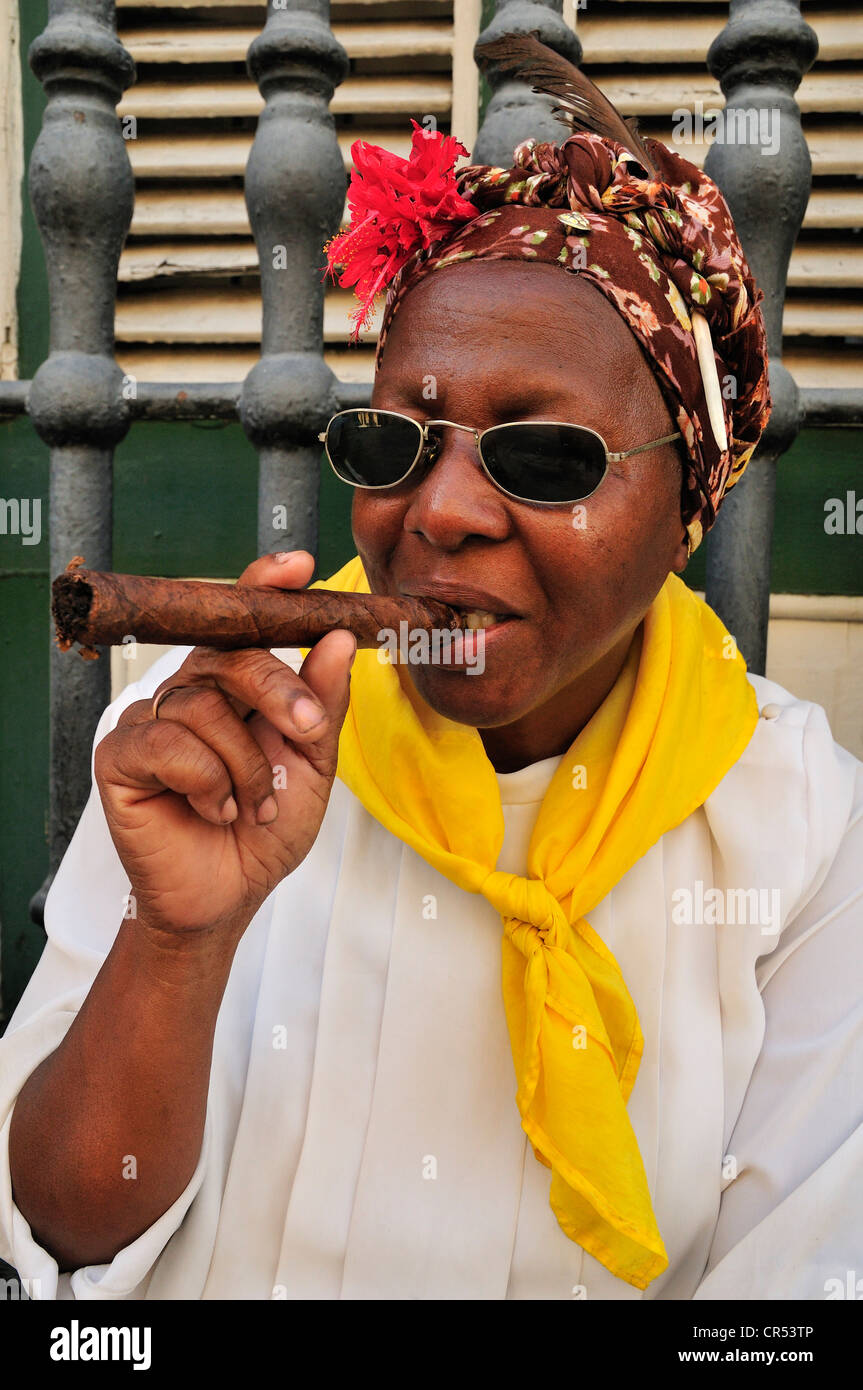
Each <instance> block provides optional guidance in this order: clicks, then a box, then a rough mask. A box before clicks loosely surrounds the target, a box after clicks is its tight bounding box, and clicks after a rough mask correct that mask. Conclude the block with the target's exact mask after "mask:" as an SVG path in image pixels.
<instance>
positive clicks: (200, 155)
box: [127, 121, 863, 227]
mask: <svg viewBox="0 0 863 1390" xmlns="http://www.w3.org/2000/svg"><path fill="white" fill-rule="evenodd" d="M406 124H407V123H406ZM803 129H804V132H805V134H806V137H807V141H808V143H809V151H810V154H811V156H812V170H813V173H814V174H815V176H816V178H818V177H828V176H830V175H831V174H839V173H843V174H844V173H848V174H857V173H863V134H861V131H860V128H859V126H855V125H854V124H853V123H852V122H850V121H848V122H840V123H837V124H835V125H830V126H825V127H822V126H820V125H819V126H813V125H812V124H811V123H810V124H809V126H808V127H807V123H806V122H805V121H804V123H803ZM647 133H648V134H655V135H656V137H657V139H662V140H664V141H665V143H666V144H668V145H669V146H671V148H673V149H679V151H680V153H681V154H683V155H685V157H686V158H687V159H689V160H691V162H692V163H693V164H696V165H697V166H698V167H699V168H701V167H702V165H703V164H704V159H705V155H706V154H707V149H708V146H707V145H705V144H703V143H698V144H692V145H680V146H676V145H674V143H673V141H672V136H671V128H670V127H668V128H667V129H666V130H664V131H661V130H655V131H649V130H648V131H647ZM357 139H363V140H368V141H369V143H370V144H373V145H384V146H385V147H386V148H387V149H388V150H392V151H393V152H394V153H396V154H400V155H401V156H402V157H403V158H405V157H406V156H407V154H408V152H409V150H410V144H411V141H410V130H409V128H408V131H407V133H406V132H405V130H404V128H402V127H400V126H392V127H383V128H376V127H372V126H369V127H366V128H362V127H361V128H360V129H351V130H341V131H339V132H338V141H339V146H340V148H341V151H342V154H343V156H344V160H345V165H346V166H349V165H350V150H351V145H352V144H353V142H354V140H357ZM251 146H252V136H251V133H249V134H244V133H238V134H233V133H232V132H230V131H213V132H212V134H210V133H207V134H206V135H184V134H183V133H182V131H180V132H179V133H177V134H174V133H173V132H172V133H170V134H165V133H158V134H150V133H148V132H147V130H146V129H145V130H143V131H139V134H138V138H137V139H136V140H129V141H128V142H127V147H128V151H129V157H130V159H131V161H132V168H133V169H134V171H135V176H136V178H138V179H153V178H159V179H169V178H178V179H196V178H237V177H239V176H241V175H242V173H243V170H244V169H245V167H246V160H247V159H248V156H249V150H250V149H251ZM817 192H818V190H816V191H815V193H813V198H815V197H816V194H817ZM845 192H846V193H847V199H845V196H844V194H843V205H844V203H845V202H846V201H847V203H848V206H850V200H851V199H852V198H858V199H859V197H860V194H858V193H856V192H855V191H854V190H846V191H845ZM837 197H838V195H837ZM837 208H838V203H837ZM861 222H863V217H861V216H860V214H859V213H855V214H854V217H853V218H852V219H850V220H849V221H844V220H842V217H841V216H840V217H839V219H838V220H832V221H823V222H821V223H813V224H812V225H821V226H825V227H826V226H839V227H844V226H853V225H857V224H859V223H861Z"/></svg>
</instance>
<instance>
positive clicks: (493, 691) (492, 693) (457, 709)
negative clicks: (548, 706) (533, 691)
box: [408, 666, 542, 729]
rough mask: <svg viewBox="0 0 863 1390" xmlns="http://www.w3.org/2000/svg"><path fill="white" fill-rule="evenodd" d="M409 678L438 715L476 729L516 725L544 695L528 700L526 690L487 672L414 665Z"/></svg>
mask: <svg viewBox="0 0 863 1390" xmlns="http://www.w3.org/2000/svg"><path fill="white" fill-rule="evenodd" d="M408 679H409V680H411V681H412V682H413V684H414V686H415V688H416V690H417V691H418V693H419V694H420V696H421V697H422V699H423V700H425V702H426V704H427V705H431V707H432V709H433V710H434V711H435V712H436V713H437V714H442V715H443V716H444V718H445V719H452V720H454V721H455V723H457V724H468V725H471V726H472V727H473V728H475V729H495V728H501V727H502V726H503V725H505V724H512V723H514V722H515V720H516V719H519V718H521V717H522V716H523V715H525V714H527V713H528V712H529V711H530V710H531V709H533V708H534V707H535V706H536V704H537V703H538V702H539V699H541V698H542V697H539V699H537V700H531V699H525V695H524V691H523V690H522V691H520V692H518V693H517V692H515V691H513V690H512V689H507V688H506V682H505V681H501V679H500V678H497V679H495V677H494V676H492V675H491V674H490V673H487V672H483V673H482V675H480V674H477V675H470V674H468V673H467V672H466V671H462V670H452V669H449V670H448V669H446V668H442V667H435V666H425V667H424V666H414V667H411V668H410V669H409V673H408Z"/></svg>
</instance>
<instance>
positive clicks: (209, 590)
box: [51, 555, 462, 660]
mask: <svg viewBox="0 0 863 1390" xmlns="http://www.w3.org/2000/svg"><path fill="white" fill-rule="evenodd" d="M81 564H82V560H81V557H80V556H79V555H76V556H75V559H74V560H72V561H71V563H70V564H69V565H68V566H67V568H66V571H65V573H64V574H61V575H59V576H58V577H57V578H56V579H55V580H54V583H53V585H52V594H53V598H52V603H51V611H52V613H53V615H54V622H55V624H56V627H57V643H58V646H59V647H60V649H61V651H67V650H68V649H69V647H70V646H71V645H72V643H73V642H80V643H81V646H82V652H81V655H82V656H84V657H87V658H89V659H91V660H92V659H93V658H94V657H96V656H98V652H96V651H94V648H95V647H96V646H106V647H108V646H114V645H118V644H120V643H122V641H123V638H124V637H126V638H128V637H133V638H134V639H135V640H136V641H137V642H159V643H170V644H172V645H176V646H205V647H219V648H220V649H221V650H223V651H230V650H232V649H233V648H238V647H309V646H311V645H312V643H313V642H316V641H317V640H318V638H319V637H323V635H324V633H325V632H331V631H332V630H333V628H347V630H348V632H352V633H353V634H354V636H355V637H356V639H357V645H358V646H360V647H376V646H378V645H379V644H380V639H379V638H378V633H379V632H380V630H381V629H382V628H388V629H392V630H393V631H394V632H396V633H398V631H399V623H400V622H407V623H408V624H409V628H411V629H415V628H424V629H426V630H431V629H432V628H437V629H441V628H446V629H450V630H455V629H456V628H460V627H461V626H462V616H461V615H460V614H459V613H458V612H457V611H456V610H455V609H454V608H450V607H448V606H447V605H446V604H443V603H436V602H432V601H431V600H425V599H418V598H388V597H387V596H386V595H384V594H342V593H333V592H331V591H328V590H326V589H284V590H279V589H266V588H255V587H251V586H250V587H246V586H243V585H240V586H237V585H235V584H208V583H205V582H204V581H202V580H195V579H188V580H187V579H150V578H147V577H145V576H143V575H139V574H110V573H100V572H99V571H97V570H87V569H81V568H80V566H81Z"/></svg>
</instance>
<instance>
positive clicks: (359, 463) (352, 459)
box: [327, 410, 422, 487]
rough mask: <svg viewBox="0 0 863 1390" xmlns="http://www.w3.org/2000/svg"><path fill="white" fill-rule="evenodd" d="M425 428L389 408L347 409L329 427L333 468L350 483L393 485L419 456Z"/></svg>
mask: <svg viewBox="0 0 863 1390" xmlns="http://www.w3.org/2000/svg"><path fill="white" fill-rule="evenodd" d="M421 440H422V430H421V429H420V427H419V425H418V424H416V422H415V421H413V420H406V419H405V418H404V417H403V416H401V415H392V414H388V413H387V411H385V410H345V411H342V413H341V414H340V415H336V416H335V417H334V418H333V419H332V420H331V421H330V424H329V428H328V430H327V449H328V451H329V455H330V458H331V460H332V464H333V468H334V469H335V470H336V472H337V473H338V475H339V477H340V478H343V479H344V481H345V482H346V483H353V484H354V485H355V486H359V487H392V485H393V484H394V483H398V482H400V481H401V479H402V478H403V477H404V476H405V474H406V473H407V471H408V469H409V468H410V466H411V464H412V463H413V461H414V458H415V457H416V453H417V450H418V449H419V446H420V442H421Z"/></svg>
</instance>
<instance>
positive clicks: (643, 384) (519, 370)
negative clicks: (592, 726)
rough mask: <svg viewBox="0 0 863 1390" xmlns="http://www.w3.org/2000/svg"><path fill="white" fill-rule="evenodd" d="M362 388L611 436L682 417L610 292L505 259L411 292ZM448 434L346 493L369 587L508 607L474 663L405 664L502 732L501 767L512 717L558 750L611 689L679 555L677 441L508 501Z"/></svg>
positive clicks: (520, 740) (437, 699)
mask: <svg viewBox="0 0 863 1390" xmlns="http://www.w3.org/2000/svg"><path fill="white" fill-rule="evenodd" d="M372 404H373V405H375V406H377V407H379V408H381V409H387V410H397V411H401V412H402V413H404V414H406V415H411V416H413V417H414V418H416V419H418V420H428V419H447V420H454V421H456V422H458V423H460V424H465V425H470V426H472V427H475V428H476V429H478V430H483V429H487V428H489V427H490V426H491V425H497V424H501V423H503V422H505V421H508V420H530V419H536V420H541V419H546V420H564V421H570V422H573V423H576V424H583V425H589V426H590V427H591V428H592V429H595V430H598V431H599V433H600V434H601V435H602V436H603V438H604V439H605V441H606V444H607V446H608V448H609V450H612V451H614V450H623V449H628V448H632V447H634V446H635V445H638V444H642V443H646V442H647V441H648V440H650V439H656V438H658V437H660V436H661V435H664V434H670V433H671V432H672V431H673V430H674V428H675V426H674V425H673V424H672V422H671V419H670V416H669V413H668V410H667V407H666V405H665V403H664V401H663V398H662V395H661V393H660V390H659V387H658V385H657V383H656V380H655V378H654V375H653V372H652V371H651V369H650V367H649V366H648V365H647V363H646V361H645V360H644V358H643V356H642V353H641V350H640V348H639V346H638V344H637V342H636V341H635V339H634V337H633V336H632V334H631V333H630V331H629V329H628V328H627V326H626V324H625V323H624V322H623V320H622V319H621V318H620V317H619V315H618V314H617V312H616V311H615V310H614V309H613V308H612V306H611V305H610V304H609V303H608V302H607V301H606V299H605V298H604V296H603V295H602V294H601V293H600V292H599V291H598V290H596V289H595V288H594V287H593V286H591V285H589V284H586V283H585V282H583V281H580V280H576V279H575V277H568V276H567V277H564V273H563V272H562V271H560V270H558V269H557V268H556V267H554V266H543V265H531V266H523V265H520V264H519V263H518V262H512V261H477V262H474V263H472V264H469V265H463V266H453V267H448V268H447V269H445V270H444V271H443V273H441V274H431V275H428V276H427V277H426V278H425V279H424V280H423V281H421V283H420V284H419V285H417V286H416V287H415V288H414V289H412V290H411V291H410V293H409V294H407V295H406V296H405V298H404V300H403V301H402V303H401V305H400V307H399V310H398V312H397V313H396V315H395V317H394V319H393V321H392V323H391V326H390V330H389V334H388V337H387V343H386V351H385V353H384V359H383V362H382V365H381V369H380V371H379V372H378V375H377V377H376V380H375V385H374V393H373V396H372ZM441 438H442V446H443V447H442V449H441V452H440V455H439V457H438V458H437V460H436V462H435V463H434V464H433V466H432V467H431V468H429V469H426V471H424V472H420V471H418V470H417V471H416V476H415V475H414V474H412V475H411V476H410V477H409V478H408V480H407V481H406V482H405V483H404V484H403V485H401V486H400V487H398V488H393V489H388V490H387V491H383V492H363V491H361V490H357V491H356V492H355V494H354V502H353V518H352V520H353V532H354V538H355V541H356V545H357V550H358V552H359V555H360V556H361V558H362V561H363V564H364V566H365V570H366V574H367V576H368V579H369V583H370V585H371V589H372V591H373V592H375V593H385V594H391V595H397V594H416V595H424V596H430V597H434V598H440V599H443V600H444V601H446V602H450V603H453V604H455V605H456V606H457V607H463V608H466V609H482V610H487V611H488V612H491V613H497V614H502V613H506V614H510V615H512V616H511V617H510V618H509V620H508V621H507V622H505V623H503V624H501V625H500V626H498V627H495V628H493V629H491V630H490V631H489V632H488V633H487V634H486V640H485V647H484V663H485V666H484V670H483V672H482V674H469V673H468V670H467V669H466V668H465V667H464V666H461V667H454V666H447V665H433V664H428V665H421V666H420V665H418V666H410V667H407V668H405V669H406V670H407V671H408V672H409V675H410V677H411V679H412V680H413V681H414V684H415V685H416V688H417V689H418V691H419V693H420V694H421V696H422V697H423V699H424V700H426V702H427V703H428V704H430V705H431V706H432V707H433V708H434V709H436V710H437V711H438V712H439V713H441V714H443V715H446V716H447V717H449V718H450V719H454V720H457V721H459V722H460V723H464V724H471V725H474V726H476V727H478V728H480V729H482V730H483V731H486V730H488V731H492V730H498V731H499V733H498V734H497V735H496V736H490V737H489V738H486V746H487V748H488V747H489V745H490V743H491V744H493V745H494V746H495V747H496V748H497V749H498V751H499V753H500V757H499V758H498V759H495V758H494V757H493V760H494V761H496V763H497V765H498V766H499V767H500V766H501V765H505V764H506V761H507V755H506V753H505V752H501V749H505V748H506V741H507V732H506V731H507V729H508V728H509V730H510V732H511V735H512V739H513V740H514V744H517V745H520V746H521V747H523V748H524V749H527V750H528V754H529V755H530V756H544V755H545V754H544V753H543V751H542V750H543V749H544V748H545V747H546V745H548V755H550V754H551V753H552V752H555V751H562V750H563V748H565V747H566V746H568V743H569V741H570V740H571V738H572V737H574V736H575V733H577V732H578V728H580V727H581V726H582V725H583V724H584V723H585V722H586V721H587V719H589V717H590V715H591V714H592V713H593V710H594V709H595V708H596V707H597V706H598V705H599V703H601V701H602V699H603V698H604V696H605V694H606V693H607V692H608V690H609V689H610V688H611V685H612V684H613V682H614V679H615V678H616V675H617V673H618V671H619V669H620V666H621V665H622V662H623V660H624V658H625V655H626V651H627V649H628V647H629V643H630V641H631V638H632V635H633V633H634V632H635V630H636V628H637V627H638V624H639V623H640V621H641V619H642V618H643V617H644V614H645V613H646V611H647V609H648V608H649V606H650V604H651V603H652V601H653V599H654V597H655V596H656V594H657V593H658V591H659V589H660V588H661V587H662V584H663V582H664V581H665V578H666V576H667V575H668V572H669V570H676V571H678V572H679V571H680V570H682V569H683V568H684V567H685V564H686V544H685V537H684V530H683V524H682V522H681V520H680V489H681V467H680V462H679V459H678V456H677V453H676V448H675V445H674V444H670V445H669V444H667V445H664V446H661V447H660V448H657V449H652V450H649V451H647V452H645V453H644V454H639V455H636V456H635V457H634V458H631V459H625V460H624V461H623V462H621V463H612V464H611V465H610V467H609V471H608V473H607V474H606V476H605V478H604V480H603V482H602V483H601V484H600V486H599V488H598V489H597V491H596V492H595V493H594V494H593V495H592V496H591V497H590V498H588V499H587V501H586V502H584V503H582V504H581V506H580V508H579V509H577V510H576V511H575V512H574V510H573V507H572V506H571V505H561V506H554V507H548V506H538V505H531V504H530V503H528V502H516V501H513V500H512V499H511V498H509V497H507V496H505V495H504V494H503V493H502V492H500V491H498V489H497V488H496V487H495V486H494V484H493V483H492V482H491V481H490V480H489V478H488V477H487V476H486V474H485V473H484V472H483V471H482V468H481V466H480V463H479V459H478V457H477V454H476V448H475V444H474V439H473V436H472V435H470V434H467V433H464V432H463V431H461V430H452V429H445V430H444V431H443V432H442V435H441ZM573 725H574V726H575V727H573ZM538 731H544V732H538ZM555 743H556V744H559V748H558V747H552V746H551V744H555ZM490 756H493V755H492V754H491V752H490ZM513 760H514V761H516V762H518V761H520V759H519V755H518V752H517V751H516V752H514V753H513ZM521 760H523V759H521Z"/></svg>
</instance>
